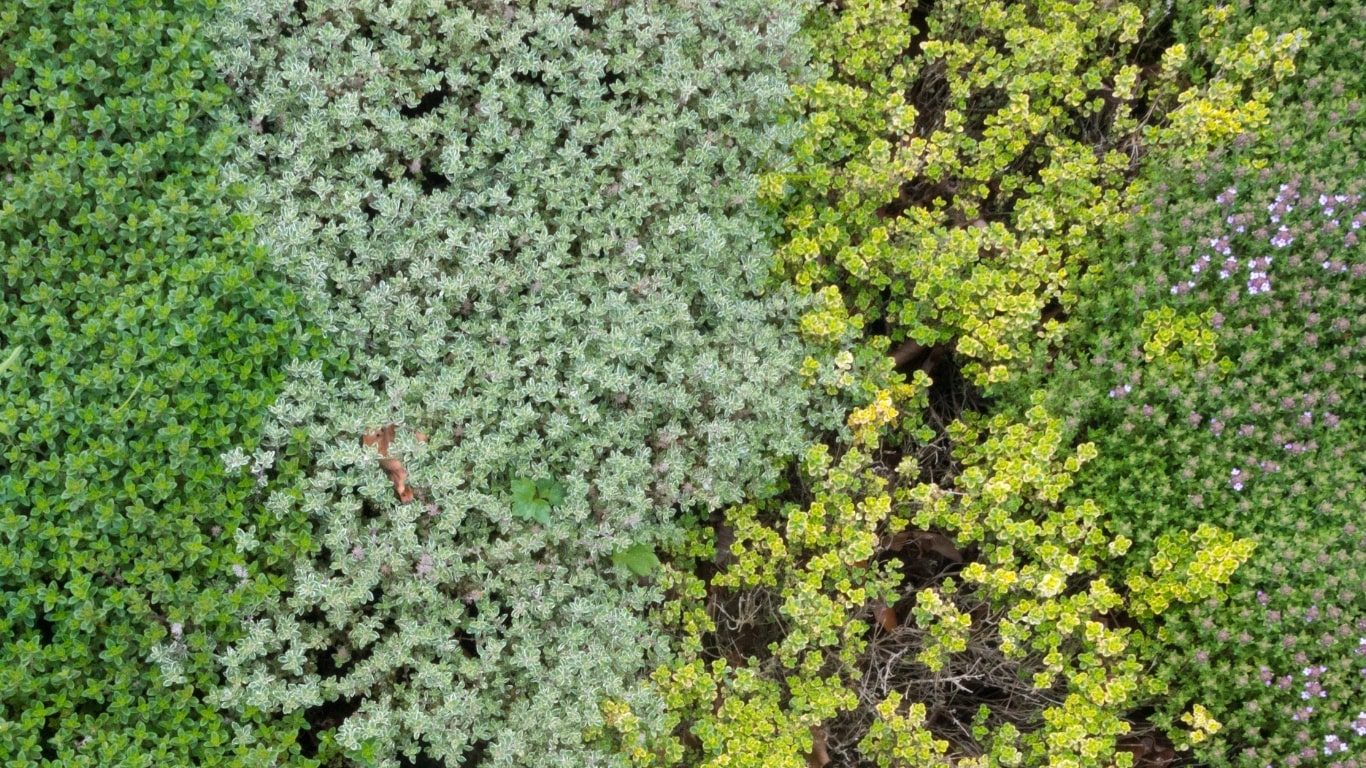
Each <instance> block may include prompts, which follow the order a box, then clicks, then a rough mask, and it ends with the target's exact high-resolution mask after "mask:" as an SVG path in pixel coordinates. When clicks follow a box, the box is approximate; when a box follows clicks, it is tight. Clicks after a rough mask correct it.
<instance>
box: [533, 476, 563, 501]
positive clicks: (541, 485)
mask: <svg viewBox="0 0 1366 768" xmlns="http://www.w3.org/2000/svg"><path fill="white" fill-rule="evenodd" d="M536 490H537V491H538V492H539V493H540V497H541V498H543V499H545V500H546V501H548V502H550V506H552V507H558V506H560V505H561V504H563V503H564V488H563V487H561V486H560V484H559V483H557V482H555V481H554V480H550V479H545V480H537V481H536Z"/></svg>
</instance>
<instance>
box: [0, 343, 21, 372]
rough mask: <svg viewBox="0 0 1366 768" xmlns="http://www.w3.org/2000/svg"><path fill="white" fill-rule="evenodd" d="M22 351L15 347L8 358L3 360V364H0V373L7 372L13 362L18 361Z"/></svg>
mask: <svg viewBox="0 0 1366 768" xmlns="http://www.w3.org/2000/svg"><path fill="white" fill-rule="evenodd" d="M23 350H24V348H23V347H15V348H14V351H13V352H11V353H9V357H7V358H5V362H3V363H0V373H4V372H5V371H8V370H9V369H10V366H11V365H14V361H16V360H18V359H19V353H20V352H22V351H23Z"/></svg>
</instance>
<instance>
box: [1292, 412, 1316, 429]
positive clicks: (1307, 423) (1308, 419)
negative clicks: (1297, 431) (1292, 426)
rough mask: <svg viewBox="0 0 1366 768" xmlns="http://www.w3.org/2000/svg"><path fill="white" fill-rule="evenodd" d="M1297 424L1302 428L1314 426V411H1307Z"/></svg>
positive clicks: (1301, 415)
mask: <svg viewBox="0 0 1366 768" xmlns="http://www.w3.org/2000/svg"><path fill="white" fill-rule="evenodd" d="M1296 423H1297V424H1299V425H1300V426H1301V427H1311V426H1313V424H1314V413H1313V411H1305V412H1304V413H1302V414H1300V418H1299V421H1297V422H1296Z"/></svg>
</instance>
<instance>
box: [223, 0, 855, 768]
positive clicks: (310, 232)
mask: <svg viewBox="0 0 1366 768" xmlns="http://www.w3.org/2000/svg"><path fill="white" fill-rule="evenodd" d="M801 11H802V9H801V8H800V7H799V6H797V5H794V4H790V3H778V2H768V1H767V0H748V1H744V2H733V1H731V0H727V1H726V2H699V3H683V4H650V3H609V2H587V3H583V2H575V3H569V2H543V3H535V4H507V3H502V2H473V3H470V2H462V3H446V2H398V3H387V2H386V3H375V2H359V3H357V2H352V1H350V0H348V1H347V2H320V1H314V0H310V1H309V2H307V3H303V2H299V3H290V2H271V1H266V0H261V1H256V0H253V1H251V2H233V3H230V4H227V5H226V6H225V8H224V9H223V12H222V13H221V14H220V15H219V16H218V17H217V18H216V20H215V24H214V26H213V28H212V29H211V30H209V34H210V35H211V37H212V38H213V39H214V40H215V41H216V43H217V48H218V49H217V51H216V53H215V57H216V59H215V60H216V62H217V64H218V67H219V68H220V70H221V72H222V73H223V74H224V77H225V78H226V79H227V80H228V82H230V83H231V84H232V86H233V88H234V89H235V91H236V94H237V98H236V99H235V100H234V102H233V104H234V107H235V108H236V109H237V110H238V120H239V121H240V123H241V124H242V125H244V126H246V127H247V129H248V131H249V133H248V135H247V140H246V141H245V142H243V143H241V144H240V145H239V154H238V156H237V158H236V159H235V162H234V163H232V164H231V166H230V167H229V168H228V169H227V170H225V172H224V173H225V175H226V176H227V177H228V178H230V179H232V180H234V181H241V182H243V183H250V184H251V190H252V191H251V194H250V195H249V198H248V200H246V201H244V203H243V207H244V209H246V210H248V211H251V212H252V213H254V214H256V215H259V216H261V217H262V219H263V221H265V222H267V223H266V224H263V226H262V229H261V237H262V238H263V242H264V243H266V245H267V246H268V247H269V248H270V251H271V254H272V259H273V262H274V264H275V265H276V266H277V267H278V268H279V269H281V270H282V271H284V272H285V273H286V274H288V275H289V276H290V278H291V280H292V281H293V282H294V284H296V285H297V286H299V291H300V303H301V304H302V305H304V306H306V307H308V309H309V311H310V313H311V315H310V316H311V317H313V318H315V319H316V322H318V323H319V325H320V326H321V327H323V328H324V329H325V331H326V333H327V334H328V336H329V338H330V339H331V340H332V341H333V343H335V344H337V345H339V346H341V347H342V348H344V349H345V350H346V351H347V353H348V355H349V359H350V360H351V361H352V363H353V365H354V366H355V373H354V374H353V375H351V376H350V377H348V378H346V379H345V380H342V381H334V380H329V379H327V378H325V377H324V375H323V373H322V372H321V371H320V369H319V368H318V367H317V366H316V365H315V366H299V367H297V368H295V369H293V371H292V377H291V379H290V380H289V382H287V384H286V387H285V391H284V392H283V394H282V395H281V396H280V398H279V400H278V401H277V402H276V404H275V405H274V406H273V407H272V411H271V414H272V418H271V419H270V420H269V421H268V423H267V425H266V433H265V434H266V438H265V443H264V446H265V447H266V448H271V447H272V446H273V445H274V444H275V442H276V441H278V440H284V439H286V438H288V436H289V435H291V434H293V433H294V431H295V430H301V431H303V432H304V433H306V434H307V435H308V438H309V440H310V441H311V443H312V444H313V445H314V446H315V448H316V451H317V454H318V458H317V464H316V467H315V468H314V469H313V471H310V472H309V473H307V474H306V475H305V476H302V477H300V478H299V479H297V480H296V481H293V482H277V481H273V482H272V483H271V485H270V486H269V487H268V488H267V490H266V492H265V493H266V500H265V507H266V509H268V510H270V511H271V512H273V513H275V514H279V515H284V516H287V517H288V516H292V515H296V514H303V515H306V516H307V517H308V518H309V519H310V520H311V521H312V522H313V526H314V531H315V541H316V542H317V544H318V545H319V546H317V547H315V548H314V549H313V550H312V551H310V552H309V553H308V554H307V555H306V556H304V557H301V558H300V559H299V561H298V562H297V564H296V567H295V569H294V570H293V572H292V573H290V574H289V576H290V578H291V581H290V584H291V589H290V591H289V593H288V594H287V595H285V596H283V597H282V598H281V599H280V600H279V601H277V602H276V603H274V604H271V605H262V606H260V607H258V608H255V609H254V610H253V611H252V612H250V614H249V615H244V621H245V626H246V627H247V635H246V637H245V639H243V640H242V641H240V642H238V643H235V644H234V645H233V646H232V647H231V648H229V649H227V650H226V651H225V652H223V653H222V654H221V656H220V658H221V661H222V663H223V664H224V666H225V675H226V684H225V685H224V686H223V687H222V688H221V690H220V691H219V693H218V695H217V696H216V698H215V703H217V704H218V705H220V706H222V707H225V708H227V709H230V710H245V711H258V710H259V711H268V712H276V713H284V714H289V713H298V712H303V713H304V714H305V716H306V718H307V719H308V721H309V723H310V724H311V725H312V726H313V730H312V731H311V732H310V733H309V734H308V736H307V738H306V740H305V747H306V752H307V754H308V755H310V756H316V757H317V758H318V759H320V760H324V761H327V762H329V763H331V762H336V761H353V762H354V763H356V764H364V765H398V764H405V761H407V762H406V764H411V762H410V761H423V760H425V761H428V762H430V761H441V762H444V763H445V764H449V765H460V764H467V765H474V764H476V763H477V764H479V765H484V766H550V765H564V766H583V765H593V764H600V763H601V764H606V763H608V762H610V761H612V760H613V758H612V756H611V755H610V753H607V752H602V751H593V748H592V746H591V745H587V744H585V742H584V734H585V733H586V732H587V731H589V730H590V729H591V728H593V727H595V726H598V725H600V724H601V719H602V718H601V714H600V712H599V708H598V703H599V701H600V700H601V699H603V698H604V697H612V698H614V699H624V700H626V701H631V702H635V703H638V704H639V706H640V707H642V708H643V709H645V710H648V709H649V708H650V707H651V706H652V702H657V699H655V698H652V697H650V696H649V692H648V691H646V690H644V689H643V688H642V686H641V685H640V684H639V680H640V679H641V678H642V677H643V675H644V672H645V671H646V669H647V667H646V665H647V663H649V664H653V663H658V661H659V660H660V659H661V658H663V656H662V654H663V652H664V651H665V647H664V644H663V638H662V637H661V636H660V635H659V633H658V631H657V630H656V629H654V628H652V627H651V626H650V625H649V624H648V623H646V621H645V618H644V614H645V608H646V607H647V606H648V605H650V604H652V603H654V602H657V601H658V599H659V594H660V593H659V590H658V588H657V587H656V586H652V585H650V584H649V582H648V581H647V580H645V579H643V578H642V577H641V576H640V575H639V574H640V573H649V572H650V571H651V570H652V566H653V565H654V563H656V562H657V559H656V555H655V547H656V546H657V545H658V544H659V543H660V542H661V541H663V540H665V539H668V538H678V537H680V536H681V533H680V529H679V527H678V520H677V518H678V513H679V510H691V509H694V508H697V509H701V510H704V511H705V510H711V509H714V508H717V507H719V506H721V505H723V504H730V503H735V502H738V501H740V500H742V499H743V498H746V497H749V498H764V497H766V496H769V495H773V494H774V493H776V492H778V491H779V490H781V488H782V484H783V483H784V482H785V480H784V478H783V476H782V475H781V473H780V472H779V471H778V470H779V467H780V465H781V463H782V461H783V460H784V457H785V456H790V455H793V454H796V453H798V452H799V451H800V450H801V449H802V448H803V447H804V446H805V445H806V444H807V443H808V442H809V441H810V440H811V438H812V436H813V435H814V434H816V430H817V429H824V430H834V429H836V428H838V427H839V426H840V422H839V415H838V413H837V411H836V410H835V409H834V408H833V406H832V405H830V404H826V403H822V402H821V401H820V400H819V399H817V398H813V397H812V396H811V395H810V394H809V393H808V392H807V390H805V389H804V388H803V386H802V380H801V378H800V376H799V375H798V366H799V364H800V363H801V360H802V354H803V351H802V345H801V344H800V343H794V339H795V332H794V331H792V330H789V329H791V328H793V327H794V326H795V323H796V315H797V311H798V309H799V304H798V303H797V302H796V299H795V297H794V296H793V294H792V292H791V291H789V290H785V289H783V288H782V287H781V286H777V287H775V286H772V285H770V284H769V283H768V271H769V267H770V263H771V254H772V249H771V248H772V247H771V245H770V241H769V235H770V232H771V228H772V223H771V217H769V216H768V215H767V214H765V213H764V212H763V211H762V210H761V209H760V207H759V205H758V204H757V202H756V198H755V195H756V189H757V184H758V179H757V169H759V168H760V167H762V166H763V163H764V162H766V161H768V160H769V158H770V156H772V155H775V154H776V153H777V152H779V151H780V149H781V145H782V143H783V142H784V141H790V139H785V137H786V136H788V135H789V134H790V133H791V132H792V130H793V127H792V126H791V125H784V124H781V123H780V122H779V121H778V120H777V119H776V116H777V111H778V109H779V107H781V106H782V104H783V103H784V100H785V98H786V96H787V92H788V83H789V81H790V79H791V78H792V77H793V73H794V70H795V68H796V67H797V66H798V65H799V64H800V62H801V51H800V47H799V45H798V41H797V39H796V37H795V35H796V32H797V30H798V23H799V19H800V14H801ZM381 456H382V457H383V458H382V459H381ZM229 459H230V462H231V463H232V464H233V465H234V466H238V467H240V466H242V465H243V464H244V463H245V462H247V461H249V460H250V456H248V455H246V453H245V452H244V453H242V454H237V455H233V456H231V457H229ZM239 471H240V469H239ZM268 541H269V539H268V538H266V537H264V536H262V535H260V532H256V534H255V535H253V534H252V532H250V531H245V532H243V533H242V534H241V537H240V540H239V542H240V544H241V546H242V547H243V548H244V549H246V550H248V551H254V550H255V548H256V547H258V546H265V545H266V543H267V542H268ZM255 577H256V574H249V578H255ZM244 613H245V612H244ZM655 708H656V709H657V708H658V706H657V705H656V707H655Z"/></svg>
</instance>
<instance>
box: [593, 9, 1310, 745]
mask: <svg viewBox="0 0 1366 768" xmlns="http://www.w3.org/2000/svg"><path fill="white" fill-rule="evenodd" d="M1163 20H1164V15H1163V10H1162V8H1161V7H1160V6H1155V7H1150V8H1145V7H1139V6H1135V5H1129V4H1116V3H1110V4H1105V5H1104V6H1099V5H1092V4H1087V3H1076V4H1074V3H1061V2H1059V3H1054V2H1033V3H1013V4H1004V3H994V2H942V1H941V2H939V3H936V4H933V5H932V6H922V7H915V6H912V5H911V4H903V3H899V2H875V1H871V0H870V1H868V2H847V3H840V4H838V5H834V4H832V5H828V6H823V7H820V8H818V9H816V11H815V12H814V13H813V14H812V15H811V16H810V17H809V18H808V26H807V32H808V34H809V35H810V36H811V38H812V40H813V57H814V59H815V62H816V71H817V74H816V77H815V78H814V80H813V81H809V82H805V83H802V84H800V85H799V86H798V87H797V88H796V89H795V96H794V100H793V104H792V108H793V110H794V112H795V113H796V114H797V115H798V116H799V117H798V119H799V120H800V121H801V123H802V125H803V128H804V132H803V135H802V137H801V138H800V139H799V140H798V141H797V143H796V144H795V145H794V151H793V155H794V161H793V163H792V165H790V166H788V167H786V168H784V169H782V170H781V171H780V172H778V173H775V174H773V175H771V176H769V177H768V178H767V179H766V180H765V184H764V187H763V192H762V194H763V195H764V197H765V199H766V200H767V201H768V202H769V203H770V204H772V205H773V206H774V207H775V209H776V210H777V211H779V212H780V213H781V214H782V215H783V216H784V231H783V233H782V237H781V240H780V242H781V246H780V249H779V264H778V267H777V272H778V274H779V275H780V276H781V277H782V278H784V279H786V280H788V281H791V282H792V283H793V284H795V285H797V286H798V287H799V289H801V290H803V291H805V292H809V293H810V294H811V295H812V296H813V297H814V298H815V299H816V301H817V306H816V307H815V308H814V309H813V310H812V311H811V312H809V313H807V314H806V315H805V316H804V317H803V319H802V330H803V332H804V334H805V335H806V337H807V338H808V339H810V340H812V341H815V342H817V343H823V344H825V345H826V349H825V353H824V354H823V355H820V356H815V357H813V358H811V359H810V360H808V362H807V364H806V365H805V366H804V369H803V371H804V373H805V374H806V375H807V376H808V378H809V380H810V381H811V382H812V384H813V385H815V386H818V387H822V388H825V389H826V391H827V392H828V393H830V394H836V393H841V394H843V395H844V396H845V397H847V398H849V399H851V400H852V401H854V404H855V405H856V407H855V408H854V409H853V410H852V411H851V412H850V414H849V417H848V421H847V425H848V427H849V428H850V431H851V434H850V435H849V436H848V437H846V438H845V439H844V440H842V441H841V442H838V443H836V444H819V445H815V446H813V447H812V448H811V449H810V450H809V451H808V452H807V455H806V457H805V460H804V462H803V463H802V464H801V466H800V468H799V472H800V479H799V480H798V481H797V483H796V484H797V485H798V486H799V487H801V488H802V489H803V491H804V494H793V495H789V496H788V497H786V498H784V499H780V500H775V501H772V502H768V503H764V502H761V501H756V502H753V503H747V504H745V505H741V506H738V507H733V508H730V509H728V510H726V511H725V512H724V514H722V515H720V516H712V517H711V518H709V519H707V520H699V521H698V524H699V525H698V527H697V529H696V533H695V534H694V536H693V537H692V538H691V539H690V540H689V541H688V542H687V543H686V545H685V546H684V547H682V548H679V549H677V550H675V551H674V554H675V556H676V559H675V560H674V561H673V563H672V567H671V568H670V569H668V570H667V571H666V577H665V579H666V585H667V586H668V587H669V588H670V590H671V596H672V598H673V599H672V601H671V602H670V603H669V604H668V605H667V606H666V608H665V610H664V611H663V612H662V613H661V614H660V616H661V618H662V619H663V620H664V621H666V622H668V623H670V624H671V625H672V626H674V627H675V631H676V632H677V633H678V634H679V635H680V636H681V637H682V645H681V652H680V653H679V654H678V656H676V657H675V658H674V659H673V660H672V661H671V662H670V663H669V664H667V665H664V666H662V667H660V668H659V669H657V670H656V673H655V676H654V681H655V685H656V687H657V689H658V690H659V691H660V692H661V694H662V695H663V696H664V697H665V699H666V701H667V702H668V705H669V716H668V717H669V719H668V721H667V722H668V724H669V726H670V728H671V729H672V732H671V733H667V734H662V735H661V734H659V733H658V732H655V731H652V730H651V725H650V724H648V723H645V722H643V721H642V720H640V719H639V718H638V717H637V715H636V713H635V712H633V711H632V710H631V709H630V708H629V707H628V706H624V705H619V704H616V703H609V704H608V705H607V706H606V707H605V711H606V714H607V716H608V721H609V724H610V726H611V727H610V729H609V730H610V731H612V732H613V733H614V734H615V736H616V738H618V739H619V742H618V743H619V744H620V746H621V748H624V749H628V750H631V751H632V755H633V760H634V762H635V763H636V764H637V765H674V764H681V765H754V766H759V765H764V766H772V765H792V766H806V765H826V764H832V763H833V764H838V765H881V766H890V765H927V764H943V765H950V764H957V765H962V764H973V765H1020V764H1029V765H1043V764H1048V765H1068V766H1073V765H1110V764H1115V763H1116V762H1117V763H1119V764H1130V763H1132V762H1133V761H1134V760H1135V759H1136V758H1139V757H1142V756H1143V754H1144V749H1145V747H1144V744H1143V742H1142V741H1140V736H1147V734H1140V733H1137V732H1136V731H1135V729H1134V728H1133V725H1134V717H1133V716H1132V713H1133V712H1134V711H1136V710H1138V709H1139V708H1140V707H1142V706H1144V705H1147V704H1151V703H1152V702H1154V701H1157V700H1159V699H1160V697H1161V696H1162V695H1163V693H1164V691H1165V687H1166V684H1167V680H1166V679H1164V678H1162V677H1160V676H1154V675H1149V674H1145V667H1146V663H1147V661H1148V659H1147V658H1146V656H1145V654H1146V645H1145V643H1146V635H1145V634H1144V633H1142V632H1140V631H1138V630H1139V628H1138V626H1137V625H1136V624H1135V623H1134V619H1133V617H1136V616H1137V617H1146V618H1152V617H1155V616H1157V615H1159V614H1161V613H1163V612H1164V611H1165V610H1167V609H1168V608H1170V607H1172V606H1173V605H1181V604H1191V603H1195V602H1198V601H1201V600H1204V599H1208V598H1213V597H1215V596H1217V595H1218V594H1219V589H1220V586H1221V585H1222V584H1224V583H1226V582H1227V581H1228V579H1229V578H1230V575H1231V574H1232V572H1233V571H1234V570H1235V569H1236V568H1237V566H1238V565H1239V564H1240V563H1242V562H1243V561H1245V560H1246V559H1247V558H1248V556H1249V554H1250V552H1251V550H1252V548H1253V543H1252V542H1251V541H1248V540H1239V539H1237V538H1236V537H1235V536H1234V535H1232V534H1231V533H1230V532H1228V531H1227V530H1223V528H1222V527H1221V526H1222V521H1213V524H1202V525H1199V526H1198V527H1197V526H1189V529H1187V528H1186V527H1183V528H1182V529H1180V530H1167V531H1164V532H1163V533H1164V534H1166V535H1164V536H1163V537H1162V538H1161V539H1160V540H1158V541H1157V542H1155V547H1154V548H1155V549H1156V556H1155V557H1151V558H1148V557H1142V558H1126V552H1127V550H1128V549H1129V547H1130V545H1131V544H1132V543H1133V542H1132V540H1131V539H1129V538H1127V537H1125V536H1122V535H1115V534H1114V532H1113V531H1109V530H1106V528H1105V527H1104V521H1105V520H1106V517H1107V515H1108V514H1109V513H1110V509H1109V508H1108V507H1105V506H1102V505H1100V504H1097V503H1096V502H1095V501H1093V500H1092V499H1091V498H1086V497H1082V496H1079V495H1077V494H1068V493H1067V492H1068V490H1069V488H1071V486H1072V485H1073V483H1074V481H1075V477H1076V475H1077V473H1078V472H1079V471H1080V470H1081V467H1082V466H1083V465H1085V464H1086V463H1087V462H1089V461H1091V460H1094V459H1095V458H1096V456H1097V448H1096V446H1095V444H1093V443H1090V442H1081V441H1076V440H1074V439H1073V438H1074V437H1075V428H1074V427H1075V425H1074V424H1070V423H1068V422H1066V421H1065V419H1064V416H1065V415H1067V412H1066V411H1063V410H1061V409H1059V408H1057V404H1056V403H1050V402H1048V401H1047V400H1046V398H1045V397H1043V393H1042V392H1040V393H1038V394H1037V395H1031V394H1028V391H1027V390H1025V389H1023V388H1022V387H1021V386H1019V380H1020V379H1027V378H1031V374H1032V373H1033V366H1034V365H1035V363H1036V362H1038V361H1047V360H1048V359H1049V356H1050V354H1051V353H1052V352H1054V351H1056V346H1055V345H1056V344H1057V343H1058V342H1060V341H1061V340H1062V338H1063V330H1064V325H1063V323H1062V320H1063V319H1064V318H1065V317H1066V316H1067V314H1068V313H1070V312H1072V311H1074V310H1076V308H1077V304H1078V301H1079V299H1078V293H1077V288H1078V285H1077V283H1076V280H1075V279H1076V277H1077V276H1078V275H1080V274H1082V273H1083V272H1084V270H1085V269H1086V268H1087V267H1088V266H1089V265H1091V264H1093V263H1095V262H1096V261H1098V260H1099V254H1100V252H1101V249H1100V247H1099V243H1100V242H1102V241H1103V240H1104V238H1106V237H1108V236H1112V235H1113V234H1114V233H1115V232H1116V231H1117V228H1118V227H1119V226H1120V225H1122V223H1123V222H1124V221H1125V219H1126V217H1127V207H1128V204H1129V202H1130V196H1131V195H1134V194H1136V193H1138V192H1139V191H1140V190H1141V187H1138V186H1135V184H1134V182H1135V175H1134V174H1135V171H1136V168H1137V166H1138V164H1139V161H1141V160H1142V159H1143V158H1144V156H1145V155H1148V156H1153V157H1159V158H1162V159H1163V160H1165V161H1167V162H1175V161H1176V160H1178V159H1180V158H1189V159H1193V158H1198V157H1202V156H1204V155H1206V154H1207V153H1208V152H1209V151H1210V150H1211V149H1212V148H1214V147H1217V146H1220V145H1222V144H1224V143H1227V142H1230V141H1232V140H1233V139H1234V138H1235V137H1237V136H1239V135H1243V134H1255V133H1256V132H1257V131H1259V130H1260V129H1264V128H1265V127H1266V123H1267V102H1268V101H1269V100H1270V98H1271V94H1270V89H1269V86H1270V85H1271V84H1272V83H1274V82H1275V81H1276V80H1279V79H1280V78H1282V77H1284V76H1286V75H1287V74H1289V73H1290V72H1291V71H1293V65H1292V64H1291V61H1290V60H1291V57H1292V56H1293V54H1294V53H1295V52H1296V50H1297V49H1298V48H1299V47H1300V46H1301V45H1302V44H1303V40H1304V38H1303V35H1296V34H1289V33H1288V34H1284V35H1280V36H1277V37H1274V38H1273V37H1271V36H1270V35H1268V34H1267V33H1266V32H1265V31H1263V30H1259V29H1247V30H1243V32H1242V34H1233V33H1231V32H1229V31H1228V28H1227V27H1228V21H1229V13H1228V11H1227V9H1209V11H1208V12H1206V13H1205V14H1204V16H1203V17H1202V19H1201V20H1200V24H1199V25H1198V30H1199V31H1198V32H1197V37H1196V39H1195V40H1194V41H1192V44H1193V45H1198V46H1199V48H1198V49H1197V50H1196V51H1192V50H1191V49H1189V48H1187V47H1186V46H1184V45H1180V44H1171V45H1170V46H1168V43H1170V42H1171V41H1170V40H1169V41H1167V43H1159V41H1161V35H1159V34H1157V28H1158V27H1160V26H1161V25H1162V24H1163V23H1169V22H1164V21H1163ZM1145 32H1146V35H1147V36H1145ZM936 387H937V389H936ZM1022 393H1023V394H1022ZM1050 406H1051V408H1050ZM993 414H994V415H993ZM1069 430H1070V431H1069ZM1065 494H1066V495H1067V500H1066V501H1064V500H1063V497H1064V495H1065ZM1154 548H1148V549H1146V550H1145V554H1152V551H1151V550H1152V549H1154ZM1219 727H1220V724H1219V723H1217V722H1214V721H1213V720H1211V719H1210V717H1209V713H1208V711H1207V710H1206V709H1204V708H1203V707H1202V706H1201V705H1200V704H1199V703H1198V702H1197V703H1195V704H1193V705H1192V706H1191V707H1190V708H1189V709H1187V710H1185V711H1184V712H1182V713H1180V715H1179V717H1178V718H1177V722H1176V723H1175V727H1174V728H1169V729H1168V730H1169V733H1167V734H1163V738H1169V739H1174V740H1175V741H1176V742H1177V746H1188V745H1189V744H1191V743H1194V742H1200V741H1202V740H1204V739H1206V738H1208V736H1209V735H1210V734H1211V733H1213V732H1215V731H1217V730H1218V729H1219ZM1166 743H1167V744H1168V745H1171V741H1167V742H1166Z"/></svg>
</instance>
